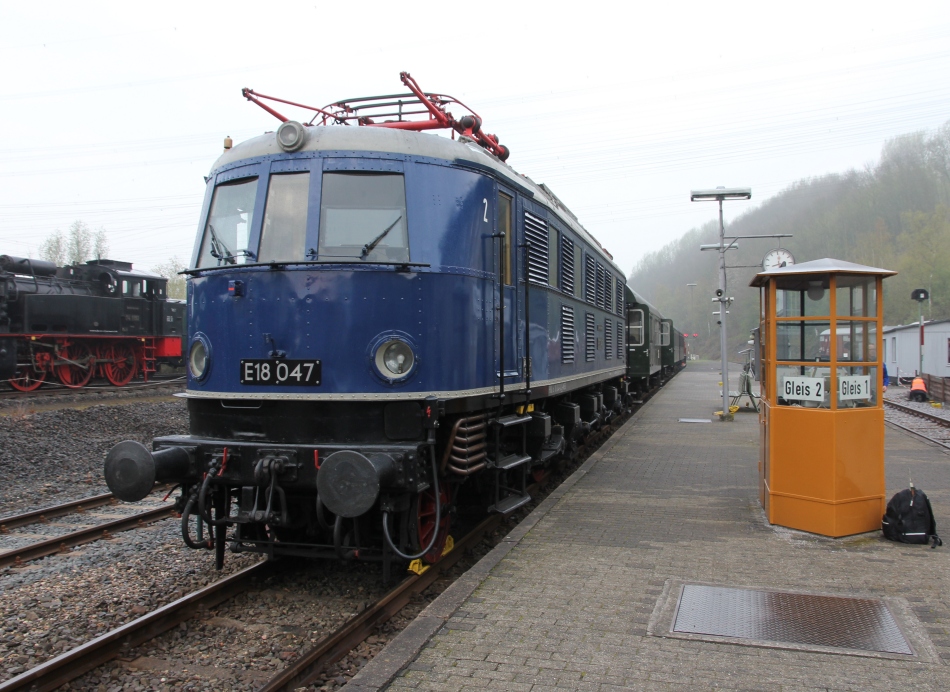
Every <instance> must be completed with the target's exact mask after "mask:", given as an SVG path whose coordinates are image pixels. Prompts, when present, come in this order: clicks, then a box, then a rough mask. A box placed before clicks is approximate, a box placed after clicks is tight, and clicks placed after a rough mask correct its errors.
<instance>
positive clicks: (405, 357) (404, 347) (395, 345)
mask: <svg viewBox="0 0 950 692" xmlns="http://www.w3.org/2000/svg"><path fill="white" fill-rule="evenodd" d="M415 362H416V357H415V354H413V352H412V348H410V347H409V344H407V343H406V342H405V341H400V340H398V339H391V340H389V341H385V342H383V343H382V344H380V346H379V348H377V349H376V367H377V368H378V369H379V372H380V373H381V374H382V375H383V377H386V378H388V379H393V378H395V379H399V378H401V377H403V376H404V375H406V374H407V373H408V372H409V371H410V370H412V366H413V364H414V363H415Z"/></svg>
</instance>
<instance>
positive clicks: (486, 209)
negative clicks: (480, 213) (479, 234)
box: [482, 197, 488, 223]
mask: <svg viewBox="0 0 950 692" xmlns="http://www.w3.org/2000/svg"><path fill="white" fill-rule="evenodd" d="M482 204H484V205H485V216H484V218H483V219H482V220H483V221H484V222H485V223H488V199H487V198H485V197H483V198H482Z"/></svg>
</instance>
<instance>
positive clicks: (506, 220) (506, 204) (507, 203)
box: [498, 192, 514, 286]
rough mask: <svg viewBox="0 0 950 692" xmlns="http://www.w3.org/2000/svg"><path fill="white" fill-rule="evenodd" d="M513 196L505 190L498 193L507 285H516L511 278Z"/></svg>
mask: <svg viewBox="0 0 950 692" xmlns="http://www.w3.org/2000/svg"><path fill="white" fill-rule="evenodd" d="M511 207H512V204H511V197H509V196H508V195H506V194H505V193H504V192H499V193H498V232H499V233H504V234H505V237H504V238H503V239H502V242H503V243H504V244H505V249H504V251H503V254H502V263H503V266H502V267H501V275H502V277H503V280H504V282H505V285H506V286H512V285H514V281H513V280H512V278H511V245H512V242H511V241H512V238H511V234H512V225H511Z"/></svg>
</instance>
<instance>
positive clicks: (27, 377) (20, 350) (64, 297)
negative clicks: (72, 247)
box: [0, 255, 185, 392]
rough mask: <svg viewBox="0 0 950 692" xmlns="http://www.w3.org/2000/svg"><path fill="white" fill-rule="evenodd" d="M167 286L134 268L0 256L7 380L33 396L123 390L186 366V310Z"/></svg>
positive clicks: (1, 370) (1, 346)
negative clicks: (162, 368) (106, 385)
mask: <svg viewBox="0 0 950 692" xmlns="http://www.w3.org/2000/svg"><path fill="white" fill-rule="evenodd" d="M167 284H168V280H167V279H166V278H165V277H163V276H158V275H157V274H149V273H146V272H140V271H133V270H132V265H131V264H130V263H128V262H118V261H115V260H105V259H104V260H92V261H90V262H86V263H85V264H76V265H69V266H65V267H58V266H56V265H55V264H54V263H52V262H45V261H42V260H34V259H27V258H22V257H11V256H9V255H0V381H2V380H7V381H8V382H9V384H10V385H11V386H12V387H13V388H14V389H18V390H20V391H23V392H28V391H31V390H34V389H36V388H37V387H39V386H40V385H41V384H42V383H43V382H44V381H46V379H47V378H51V377H52V378H55V379H57V380H58V381H59V382H60V383H62V384H63V385H65V386H66V387H69V388H72V389H75V388H78V387H84V386H86V385H87V384H88V383H89V381H90V380H92V379H93V377H104V378H106V379H107V380H108V381H109V382H111V383H112V384H113V385H115V386H117V387H121V386H123V385H126V384H128V383H129V382H130V381H131V380H132V378H134V377H135V376H136V375H137V374H141V375H142V376H143V377H144V378H145V379H146V380H147V379H148V376H149V374H150V373H153V372H155V371H156V369H157V366H158V364H159V363H162V362H167V363H177V362H180V361H181V341H182V336H183V334H184V332H185V303H184V301H180V300H171V299H169V298H168V295H167Z"/></svg>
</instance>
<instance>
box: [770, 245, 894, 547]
mask: <svg viewBox="0 0 950 692" xmlns="http://www.w3.org/2000/svg"><path fill="white" fill-rule="evenodd" d="M895 273H896V272H892V271H889V270H887V269H877V268H874V267H865V266H862V265H859V264H852V263H851V262H843V261H841V260H834V259H821V260H815V261H813V262H805V263H803V264H798V265H793V266H786V267H782V268H780V269H774V270H771V271H767V272H762V273H760V274H757V275H756V277H755V278H754V279H753V280H752V284H751V285H752V286H756V287H758V288H759V290H760V320H761V323H760V344H761V346H760V354H759V357H760V363H761V375H760V382H761V396H762V406H761V407H760V412H759V423H760V425H759V428H760V448H759V481H760V482H759V500H760V502H761V503H762V506H763V507H764V508H765V513H766V516H767V517H768V520H769V521H770V522H771V523H773V524H778V525H780V526H787V527H789V528H793V529H799V530H802V531H809V532H811V533H818V534H822V535H825V536H835V537H837V536H849V535H852V534H856V533H863V532H866V531H874V530H877V529H880V528H881V516H882V515H883V514H884V507H885V497H884V492H885V486H884V408H883V403H882V400H881V399H882V397H881V395H880V392H881V378H882V376H883V372H882V369H881V360H880V358H881V353H882V348H881V334H882V331H883V326H884V323H883V309H882V305H881V301H882V297H883V293H882V290H881V283H882V281H883V279H884V278H885V277H887V276H891V275H893V274H895Z"/></svg>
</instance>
